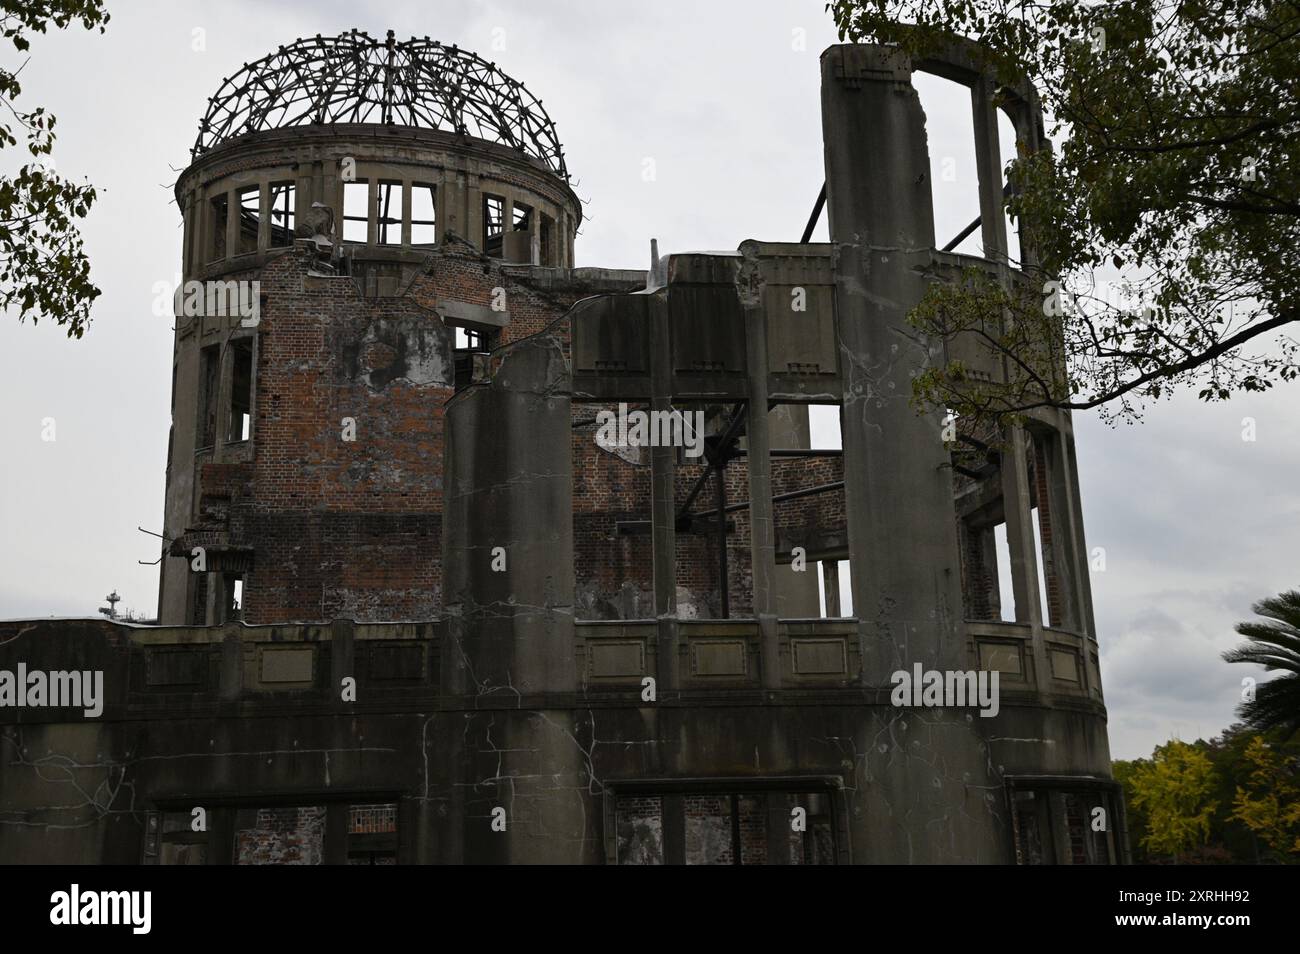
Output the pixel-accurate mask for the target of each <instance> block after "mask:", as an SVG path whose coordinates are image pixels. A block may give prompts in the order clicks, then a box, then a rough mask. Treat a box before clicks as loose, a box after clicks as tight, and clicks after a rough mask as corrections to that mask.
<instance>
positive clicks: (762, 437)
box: [718, 242, 784, 689]
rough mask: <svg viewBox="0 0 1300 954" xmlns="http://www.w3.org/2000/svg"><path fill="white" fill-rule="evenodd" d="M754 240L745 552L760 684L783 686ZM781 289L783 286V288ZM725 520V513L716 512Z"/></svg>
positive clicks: (763, 333)
mask: <svg viewBox="0 0 1300 954" xmlns="http://www.w3.org/2000/svg"><path fill="white" fill-rule="evenodd" d="M756 245H757V243H754V242H743V243H741V246H740V252H741V256H742V258H741V265H740V270H739V273H738V275H737V278H736V293H737V295H738V297H739V298H740V304H741V307H742V308H743V309H744V314H745V363H746V365H747V367H748V369H749V375H748V377H749V401H748V403H747V405H746V407H745V440H746V443H747V445H748V453H747V454H746V455H745V466H746V468H747V470H748V476H749V556H750V564H751V575H752V578H753V606H754V619H756V620H757V621H758V632H759V645H760V658H761V659H762V666H763V687H764V688H766V689H779V688H780V686H781V642H780V633H779V632H778V627H777V611H776V539H775V534H776V530H775V524H774V522H773V516H772V453H771V451H772V440H771V435H770V433H769V431H768V421H769V417H770V416H769V414H768V410H767V314H766V312H765V311H764V309H763V280H762V276H761V275H760V272H759V263H758V252H757V248H756ZM782 290H784V289H782ZM718 519H719V520H723V521H725V520H726V519H727V515H726V514H725V513H722V514H718Z"/></svg>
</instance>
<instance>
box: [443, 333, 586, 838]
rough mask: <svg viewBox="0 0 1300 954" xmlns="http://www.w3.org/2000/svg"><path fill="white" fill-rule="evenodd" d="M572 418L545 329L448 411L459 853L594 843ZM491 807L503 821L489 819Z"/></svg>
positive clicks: (446, 560)
mask: <svg viewBox="0 0 1300 954" xmlns="http://www.w3.org/2000/svg"><path fill="white" fill-rule="evenodd" d="M571 420H572V418H571V399H570V389H569V379H568V368H567V365H566V362H565V358H564V353H563V351H562V349H561V346H560V343H559V342H558V341H557V340H556V339H554V338H551V337H547V336H539V337H536V338H529V339H525V340H524V341H521V342H519V343H517V344H515V345H514V346H513V347H512V348H510V349H509V350H507V351H506V353H505V354H504V355H503V356H502V360H501V364H500V366H499V367H498V369H497V371H496V374H495V375H494V377H493V379H492V381H491V383H490V384H489V385H488V386H487V387H478V388H471V389H469V390H466V391H462V392H461V393H460V394H459V395H457V396H456V398H455V399H454V400H453V401H452V402H451V403H450V404H449V405H448V409H447V414H446V432H445V433H446V437H445V440H446V451H445V470H444V473H445V475H446V484H445V486H446V491H445V510H444V515H443V520H444V525H443V526H444V529H443V566H444V567H445V568H446V579H445V581H444V586H445V593H446V595H445V597H444V599H445V606H446V613H447V616H448V617H449V624H450V623H454V624H456V625H449V627H448V637H449V638H450V639H454V640H456V641H457V642H458V645H457V646H456V647H455V648H454V652H453V656H454V657H456V658H458V659H459V665H461V666H463V667H464V668H465V672H464V675H463V677H462V678H463V680H464V683H465V684H466V685H467V689H468V695H469V698H468V699H466V700H465V702H466V705H467V707H468V708H469V710H471V711H470V712H468V713H467V714H466V717H465V721H464V724H463V727H462V728H461V730H460V732H461V734H462V739H463V748H462V749H461V751H460V752H459V753H458V754H454V753H448V754H447V756H446V758H447V764H444V765H442V766H441V768H440V771H442V772H444V773H445V774H444V775H443V776H442V777H446V778H456V779H459V781H460V784H462V785H464V786H465V788H464V800H465V801H464V812H463V814H462V816H461V818H462V819H463V826H464V845H465V858H466V860H468V861H484V862H515V863H518V862H534V863H536V862H542V861H550V862H565V861H570V862H578V861H585V860H590V859H589V858H588V855H592V856H593V857H594V853H595V852H596V847H595V844H594V839H592V838H590V837H589V836H588V832H587V827H588V824H589V823H588V819H589V818H591V817H594V814H593V807H592V804H591V802H590V800H589V799H587V798H585V797H583V796H581V795H580V794H579V793H580V792H584V791H586V789H587V787H588V781H587V780H586V779H585V777H583V775H582V773H583V772H584V771H585V768H586V763H585V760H584V759H583V757H582V753H581V751H580V749H579V747H578V746H577V745H575V744H574V742H575V737H576V736H578V735H580V734H581V732H582V729H581V728H580V727H579V723H580V722H581V720H582V718H583V716H582V715H581V714H580V713H578V712H577V711H575V709H574V708H573V705H574V701H575V699H576V694H577V685H578V677H577V667H576V664H575V658H574V612H573V598H574V576H573V506H572V491H573V479H572V478H573V460H572V443H571V441H572V436H571ZM485 434H491V435H492V439H491V440H483V435H485ZM497 809H502V810H504V811H505V815H504V820H505V823H506V830H505V831H495V830H493V828H492V821H493V813H494V812H495V811H496V810H497Z"/></svg>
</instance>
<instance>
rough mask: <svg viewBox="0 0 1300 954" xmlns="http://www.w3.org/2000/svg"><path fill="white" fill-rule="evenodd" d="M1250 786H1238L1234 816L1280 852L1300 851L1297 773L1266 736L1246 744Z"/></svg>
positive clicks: (1297, 852) (1280, 853) (1295, 853)
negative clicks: (1270, 745) (1274, 748)
mask: <svg viewBox="0 0 1300 954" xmlns="http://www.w3.org/2000/svg"><path fill="white" fill-rule="evenodd" d="M1246 761H1247V763H1249V765H1250V767H1251V768H1250V774H1249V775H1248V776H1247V785H1248V786H1249V790H1247V789H1244V788H1242V787H1241V786H1240V785H1238V786H1237V794H1236V797H1235V798H1233V801H1232V817H1233V818H1235V819H1237V820H1238V821H1240V822H1241V823H1242V824H1244V825H1245V826H1246V827H1247V828H1249V829H1250V830H1251V831H1253V832H1254V833H1255V834H1256V835H1258V836H1259V838H1260V840H1262V841H1263V842H1264V844H1266V845H1268V847H1269V848H1271V849H1272V850H1273V851H1275V852H1277V854H1279V855H1281V856H1283V857H1285V856H1286V855H1297V854H1300V785H1298V784H1297V783H1296V773H1295V771H1294V770H1293V769H1291V768H1289V767H1288V766H1287V765H1286V763H1285V761H1284V759H1283V758H1282V756H1281V755H1279V754H1278V753H1277V752H1275V751H1274V750H1273V749H1272V748H1270V747H1269V745H1268V743H1266V742H1265V741H1264V740H1263V738H1261V737H1260V736H1255V738H1253V739H1251V741H1250V745H1248V746H1247V747H1246Z"/></svg>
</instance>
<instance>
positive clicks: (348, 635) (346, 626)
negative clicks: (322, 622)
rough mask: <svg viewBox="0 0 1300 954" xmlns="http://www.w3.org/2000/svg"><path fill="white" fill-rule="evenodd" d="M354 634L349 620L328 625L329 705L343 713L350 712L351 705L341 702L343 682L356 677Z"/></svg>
mask: <svg viewBox="0 0 1300 954" xmlns="http://www.w3.org/2000/svg"><path fill="white" fill-rule="evenodd" d="M355 634H356V624H355V623H354V622H353V621H352V620H350V619H336V620H334V621H333V622H332V623H331V624H330V687H329V690H330V703H331V705H332V706H333V707H334V708H335V709H341V710H344V711H347V710H350V709H351V708H352V703H350V702H344V701H343V680H344V679H346V678H348V677H351V678H353V679H355V678H356V675H357V673H356V649H355V642H354V639H355ZM358 698H360V696H358Z"/></svg>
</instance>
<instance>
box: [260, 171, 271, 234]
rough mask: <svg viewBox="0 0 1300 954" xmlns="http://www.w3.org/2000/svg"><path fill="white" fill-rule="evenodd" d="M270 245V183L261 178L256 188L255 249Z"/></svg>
mask: <svg viewBox="0 0 1300 954" xmlns="http://www.w3.org/2000/svg"><path fill="white" fill-rule="evenodd" d="M270 247H271V184H270V183H269V182H268V181H267V180H265V179H263V180H262V182H261V183H259V184H258V190H257V250H258V251H259V252H265V251H266V250H267V249H268V248H270Z"/></svg>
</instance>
